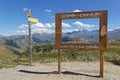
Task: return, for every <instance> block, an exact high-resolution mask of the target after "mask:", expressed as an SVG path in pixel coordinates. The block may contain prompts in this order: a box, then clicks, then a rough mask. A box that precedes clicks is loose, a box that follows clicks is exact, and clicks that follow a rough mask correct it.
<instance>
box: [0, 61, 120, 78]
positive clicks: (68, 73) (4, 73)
mask: <svg viewBox="0 0 120 80" xmlns="http://www.w3.org/2000/svg"><path fill="white" fill-rule="evenodd" d="M56 73H57V63H46V64H45V63H44V64H40V63H39V64H38V63H35V64H34V66H31V67H30V66H26V65H19V66H16V67H14V68H3V69H0V80H120V66H117V65H113V64H111V63H105V71H104V79H101V78H99V62H89V63H86V62H64V63H62V74H61V75H59V74H56Z"/></svg>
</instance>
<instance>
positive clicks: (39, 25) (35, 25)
mask: <svg viewBox="0 0 120 80" xmlns="http://www.w3.org/2000/svg"><path fill="white" fill-rule="evenodd" d="M42 27H45V25H43V24H42V23H35V24H32V28H42Z"/></svg>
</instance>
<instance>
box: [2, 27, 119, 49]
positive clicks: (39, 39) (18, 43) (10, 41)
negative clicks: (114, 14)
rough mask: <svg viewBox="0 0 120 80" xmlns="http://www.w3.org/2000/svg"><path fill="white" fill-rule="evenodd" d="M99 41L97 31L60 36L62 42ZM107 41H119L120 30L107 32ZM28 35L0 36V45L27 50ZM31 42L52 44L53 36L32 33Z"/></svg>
mask: <svg viewBox="0 0 120 80" xmlns="http://www.w3.org/2000/svg"><path fill="white" fill-rule="evenodd" d="M73 40H80V41H85V42H87V41H92V42H98V41H99V31H98V30H91V31H89V30H79V31H73V32H67V33H63V34H62V41H63V42H67V41H73ZM108 40H120V29H115V30H113V31H108ZM28 42H29V40H28V35H12V36H9V37H5V36H1V37H0V44H2V45H7V46H12V47H15V48H18V49H22V50H26V49H27V48H28ZM32 42H33V46H34V45H39V44H46V43H54V42H55V34H54V33H51V34H48V33H34V34H33V35H32Z"/></svg>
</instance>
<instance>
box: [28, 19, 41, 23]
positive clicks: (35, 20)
mask: <svg viewBox="0 0 120 80" xmlns="http://www.w3.org/2000/svg"><path fill="white" fill-rule="evenodd" d="M28 21H29V22H39V20H38V19H36V18H28Z"/></svg>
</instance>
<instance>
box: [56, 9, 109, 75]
mask: <svg viewBox="0 0 120 80" xmlns="http://www.w3.org/2000/svg"><path fill="white" fill-rule="evenodd" d="M83 18H99V43H98V44H91V43H84V44H82V43H62V20H66V19H83ZM55 25H56V47H57V49H58V73H59V74H60V73H61V54H60V50H62V49H69V50H87V51H94V50H97V51H100V77H103V71H104V67H103V66H104V64H103V62H104V51H106V49H107V10H101V11H86V12H67V13H56V23H55Z"/></svg>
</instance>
